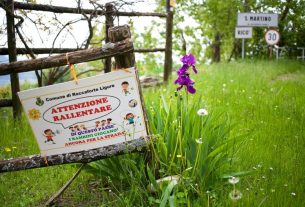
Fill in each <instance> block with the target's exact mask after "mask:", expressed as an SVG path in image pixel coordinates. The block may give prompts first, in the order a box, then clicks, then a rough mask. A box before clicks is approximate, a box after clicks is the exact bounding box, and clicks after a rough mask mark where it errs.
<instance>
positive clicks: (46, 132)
mask: <svg viewBox="0 0 305 207" xmlns="http://www.w3.org/2000/svg"><path fill="white" fill-rule="evenodd" d="M43 136H45V137H46V138H47V140H45V141H44V143H47V142H52V143H53V144H56V143H55V142H54V140H53V137H54V136H55V133H54V132H53V131H52V130H51V129H46V130H44V134H43Z"/></svg>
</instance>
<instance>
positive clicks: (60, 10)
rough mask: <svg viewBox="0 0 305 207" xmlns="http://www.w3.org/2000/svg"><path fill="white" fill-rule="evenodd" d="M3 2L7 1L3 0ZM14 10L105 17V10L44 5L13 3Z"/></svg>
mask: <svg viewBox="0 0 305 207" xmlns="http://www.w3.org/2000/svg"><path fill="white" fill-rule="evenodd" d="M4 1H5V2H6V1H7V0H4ZM14 7H15V9H23V10H33V11H45V12H54V13H70V14H93V15H105V14H106V11H105V10H96V9H79V8H70V7H62V6H52V5H45V4H30V3H21V2H14ZM114 15H115V16H152V17H154V16H155V17H167V15H166V14H163V13H158V12H120V11H115V12H114Z"/></svg>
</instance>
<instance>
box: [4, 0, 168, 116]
mask: <svg viewBox="0 0 305 207" xmlns="http://www.w3.org/2000/svg"><path fill="white" fill-rule="evenodd" d="M0 6H1V7H2V8H3V9H4V10H5V11H6V18H7V39H8V48H0V55H7V54H8V55H9V62H10V63H12V64H0V75H6V74H10V77H11V90H12V99H4V100H0V107H8V106H12V107H13V115H14V117H19V116H20V114H21V106H20V102H19V99H18V97H17V92H18V91H20V86H19V78H18V73H19V72H25V71H32V70H38V69H44V68H50V67H56V66H60V65H64V64H63V62H66V61H65V55H58V56H51V57H49V58H41V59H35V60H31V62H27V61H20V62H16V60H17V55H18V54H30V53H34V54H38V55H39V54H50V53H67V52H69V57H70V56H71V63H79V62H85V61H91V60H96V59H101V58H105V59H106V60H105V67H104V70H105V72H110V71H111V56H114V55H117V54H115V51H119V52H121V53H124V52H125V51H126V50H128V49H130V48H128V42H125V43H124V42H120V43H119V42H117V43H116V45H114V47H113V48H105V47H104V48H100V49H91V50H87V51H86V52H89V54H91V55H92V56H91V57H89V56H86V55H85V56H82V55H81V54H84V53H82V52H81V50H79V49H77V48H31V49H29V48H16V38H15V29H16V25H15V15H14V11H15V10H17V9H19V10H32V11H44V12H54V13H71V14H94V15H104V16H105V19H106V22H105V25H106V33H105V42H106V43H108V42H109V41H110V37H109V33H108V29H109V28H111V27H112V26H113V25H114V23H113V21H114V17H115V16H128V17H145V16H151V17H160V18H166V43H165V48H150V49H133V52H139V53H144V52H165V60H164V76H163V79H164V81H165V82H167V81H168V79H169V77H170V74H171V71H172V28H173V11H172V9H171V6H170V0H167V5H166V13H157V12H152V13H148V12H121V11H118V10H116V8H115V7H114V5H112V4H106V5H105V10H99V9H81V8H69V7H61V6H51V5H42V4H32V3H21V2H14V0H3V1H2V3H1V4H0ZM129 46H130V45H129ZM70 53H71V54H70ZM73 57H76V58H74V59H73ZM69 59H70V58H69ZM13 62H15V63H13ZM25 62H26V64H25Z"/></svg>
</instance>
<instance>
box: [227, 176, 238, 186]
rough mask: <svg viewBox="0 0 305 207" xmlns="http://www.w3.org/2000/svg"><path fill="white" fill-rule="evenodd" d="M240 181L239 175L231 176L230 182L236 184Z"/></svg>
mask: <svg viewBox="0 0 305 207" xmlns="http://www.w3.org/2000/svg"><path fill="white" fill-rule="evenodd" d="M238 182H239V178H238V177H234V176H231V177H230V178H229V183H231V184H232V185H235V184H236V183H238Z"/></svg>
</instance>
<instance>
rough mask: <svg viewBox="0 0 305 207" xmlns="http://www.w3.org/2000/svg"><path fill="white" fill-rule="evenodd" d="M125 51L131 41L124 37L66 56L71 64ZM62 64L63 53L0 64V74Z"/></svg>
mask: <svg viewBox="0 0 305 207" xmlns="http://www.w3.org/2000/svg"><path fill="white" fill-rule="evenodd" d="M127 52H133V43H132V41H131V39H125V40H123V41H120V42H116V43H108V44H105V45H104V46H103V47H101V48H92V49H88V50H81V51H76V52H71V53H68V57H69V62H70V63H71V64H75V63H81V62H88V61H93V60H97V59H102V58H107V57H111V56H115V55H122V54H124V53H127ZM63 65H67V58H66V55H65V54H60V55H56V56H50V57H45V58H39V59H35V60H26V61H18V62H13V63H10V64H0V75H6V74H10V73H17V72H18V73H19V72H25V71H32V70H37V69H45V68H51V67H58V66H63Z"/></svg>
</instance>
